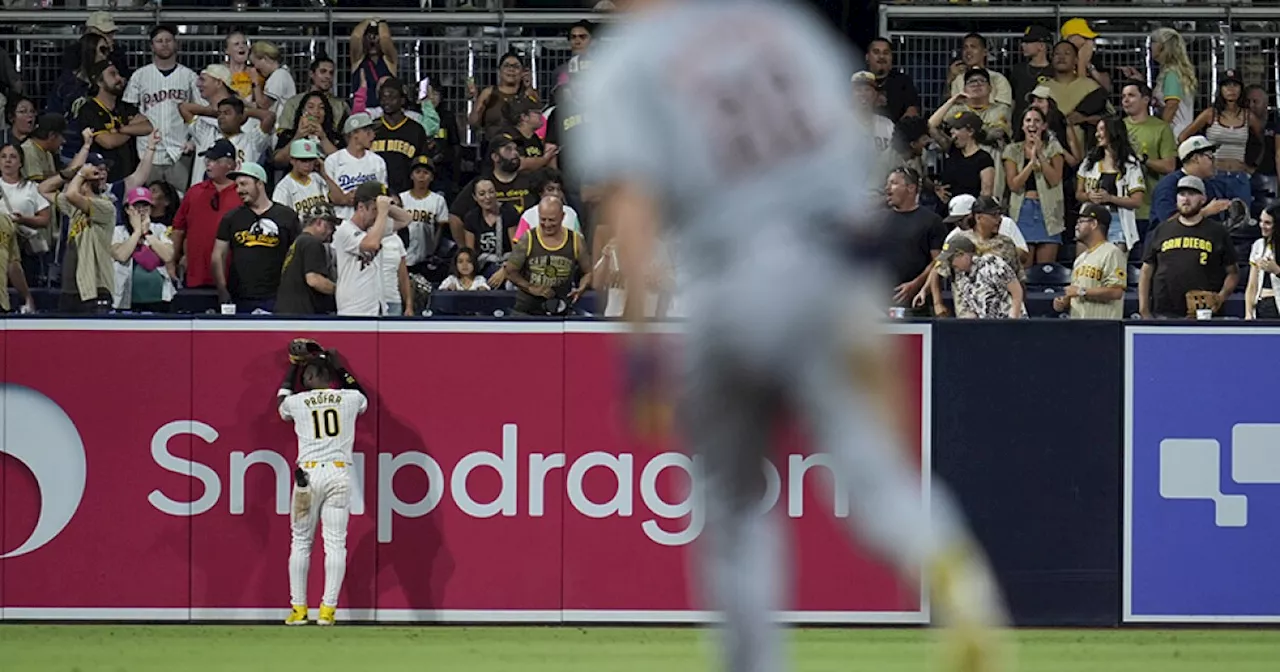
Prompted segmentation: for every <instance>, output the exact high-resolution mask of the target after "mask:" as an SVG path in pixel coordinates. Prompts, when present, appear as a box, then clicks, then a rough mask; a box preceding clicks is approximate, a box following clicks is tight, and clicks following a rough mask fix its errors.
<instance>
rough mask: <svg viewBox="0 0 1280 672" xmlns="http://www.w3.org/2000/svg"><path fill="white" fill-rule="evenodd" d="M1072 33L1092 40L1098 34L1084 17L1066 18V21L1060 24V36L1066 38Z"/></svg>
mask: <svg viewBox="0 0 1280 672" xmlns="http://www.w3.org/2000/svg"><path fill="white" fill-rule="evenodd" d="M1072 35H1079V36H1080V37H1087V38H1089V39H1090V40H1092V39H1093V38H1095V37H1097V36H1098V33H1096V32H1094V30H1093V29H1092V28H1090V27H1089V22H1088V21H1085V20H1084V19H1067V22H1066V23H1064V24H1062V38H1063V39H1066V38H1068V37H1071V36H1072Z"/></svg>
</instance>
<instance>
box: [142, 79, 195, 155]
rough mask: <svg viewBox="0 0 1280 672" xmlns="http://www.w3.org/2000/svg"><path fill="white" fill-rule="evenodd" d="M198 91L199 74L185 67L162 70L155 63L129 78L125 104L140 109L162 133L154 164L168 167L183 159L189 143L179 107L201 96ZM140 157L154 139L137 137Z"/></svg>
mask: <svg viewBox="0 0 1280 672" xmlns="http://www.w3.org/2000/svg"><path fill="white" fill-rule="evenodd" d="M199 95H200V94H199V92H197V91H196V73H195V72H193V71H192V70H191V68H188V67H187V66H185V65H177V66H174V68H173V69H172V70H169V71H167V72H166V71H163V70H161V69H160V68H157V67H156V66H155V64H154V63H152V64H149V65H146V66H144V67H142V68H139V69H138V71H137V72H135V73H133V76H131V77H129V84H128V85H127V86H125V89H124V102H126V103H133V104H134V105H137V106H138V110H139V111H140V112H142V114H143V115H144V116H146V118H147V119H149V120H151V125H152V126H154V127H155V128H156V130H158V131H160V147H159V148H157V150H156V157H155V163H156V165H160V166H168V165H172V164H174V163H177V162H178V160H179V159H181V158H182V147H183V145H185V144H186V143H187V132H188V129H187V123H186V122H185V121H183V120H182V115H181V114H179V113H178V105H179V104H181V103H185V102H189V101H192V100H195V99H196V98H198V97H199ZM137 142H138V155H139V156H142V155H143V154H145V153H146V151H147V145H148V143H150V142H151V136H149V135H144V136H141V137H139V138H138V140H137Z"/></svg>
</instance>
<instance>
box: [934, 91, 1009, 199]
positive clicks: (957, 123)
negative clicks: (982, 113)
mask: <svg viewBox="0 0 1280 672" xmlns="http://www.w3.org/2000/svg"><path fill="white" fill-rule="evenodd" d="M945 108H946V106H943V108H940V109H939V110H938V111H937V112H934V113H933V116H932V117H929V129H930V130H931V131H932V133H933V138H934V140H935V141H936V142H937V143H938V145H939V146H940V147H942V148H943V149H944V150H946V151H947V158H946V162H945V163H944V164H943V168H942V174H941V175H940V176H939V180H940V182H939V183H938V184H935V185H934V192H935V193H936V194H937V196H938V200H940V201H941V202H943V203H947V202H949V201H950V200H951V199H952V198H953V197H955V196H959V195H961V194H970V195H972V196H990V195H991V194H993V193H995V182H996V168H995V161H994V160H993V159H992V158H991V154H990V153H988V152H987V151H986V150H984V149H983V148H982V144H981V143H982V142H983V141H984V140H985V139H986V136H985V135H984V134H983V130H982V119H981V118H980V117H979V116H978V115H976V114H974V113H973V112H969V111H962V112H956V113H954V114H952V115H950V116H947V115H946V113H945V112H944V111H943V110H944V109H945ZM944 123H945V127H946V128H947V129H949V132H948V133H947V134H944V132H943V130H942V129H943V128H944Z"/></svg>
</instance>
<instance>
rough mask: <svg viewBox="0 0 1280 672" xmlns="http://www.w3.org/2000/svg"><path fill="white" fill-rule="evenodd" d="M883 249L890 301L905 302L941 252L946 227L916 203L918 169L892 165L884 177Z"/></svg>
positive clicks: (918, 185)
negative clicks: (890, 276)
mask: <svg viewBox="0 0 1280 672" xmlns="http://www.w3.org/2000/svg"><path fill="white" fill-rule="evenodd" d="M884 200H885V203H886V204H887V205H888V206H889V213H888V215H887V216H886V218H885V222H884V231H885V238H886V240H885V243H884V244H885V249H887V250H889V255H890V258H889V266H890V268H891V269H892V273H893V283H894V285H895V286H894V288H893V304H894V305H896V306H906V305H909V304H910V303H911V299H912V298H913V297H915V295H916V294H919V293H920V290H921V289H923V288H924V286H925V282H926V281H927V280H928V278H929V269H931V268H933V262H934V261H935V260H936V259H937V258H938V255H939V254H941V253H942V241H943V239H944V238H946V235H947V229H946V226H944V225H943V223H942V218H941V217H939V216H938V215H937V213H935V212H933V211H932V210H928V209H926V208H922V207H920V173H918V172H916V171H915V170H913V169H911V168H895V169H893V171H892V172H891V173H889V177H888V179H887V180H885V187H884Z"/></svg>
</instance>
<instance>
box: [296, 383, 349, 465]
mask: <svg viewBox="0 0 1280 672" xmlns="http://www.w3.org/2000/svg"><path fill="white" fill-rule="evenodd" d="M368 408H369V401H368V400H367V399H366V398H365V396H364V394H363V393H362V392H360V391H358V390H310V391H307V392H299V393H297V394H291V395H289V396H287V397H285V398H284V401H283V402H281V403H280V417H281V418H283V419H285V420H292V421H293V431H294V433H295V434H297V435H298V463H299V464H301V463H303V462H338V461H341V462H351V461H352V454H353V451H354V449H355V444H356V418H358V417H359V416H360V414H361V413H364V412H365V410H366V409H368Z"/></svg>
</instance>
